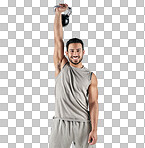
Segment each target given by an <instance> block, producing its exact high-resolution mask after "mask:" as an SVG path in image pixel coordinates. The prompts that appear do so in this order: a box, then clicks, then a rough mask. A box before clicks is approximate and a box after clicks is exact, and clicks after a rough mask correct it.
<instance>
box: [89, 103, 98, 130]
mask: <svg viewBox="0 0 145 148" xmlns="http://www.w3.org/2000/svg"><path fill="white" fill-rule="evenodd" d="M89 111H90V118H91V125H92V131H97V125H98V114H99V105H98V102H94V103H92V104H89Z"/></svg>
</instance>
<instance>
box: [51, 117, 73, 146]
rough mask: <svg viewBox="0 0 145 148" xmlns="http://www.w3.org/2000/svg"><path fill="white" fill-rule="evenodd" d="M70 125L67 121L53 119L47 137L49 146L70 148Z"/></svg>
mask: <svg viewBox="0 0 145 148" xmlns="http://www.w3.org/2000/svg"><path fill="white" fill-rule="evenodd" d="M71 130H72V126H71V123H69V122H68V121H64V120H60V119H53V126H52V128H51V134H50V137H49V148H70V146H71V143H72V135H71Z"/></svg>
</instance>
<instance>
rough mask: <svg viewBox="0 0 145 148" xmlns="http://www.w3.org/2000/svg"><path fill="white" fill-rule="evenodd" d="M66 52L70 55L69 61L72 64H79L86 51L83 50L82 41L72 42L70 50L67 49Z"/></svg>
mask: <svg viewBox="0 0 145 148" xmlns="http://www.w3.org/2000/svg"><path fill="white" fill-rule="evenodd" d="M65 53H66V55H67V56H68V59H69V61H70V62H71V63H72V64H74V65H77V64H79V63H80V62H81V61H82V59H83V55H84V53H85V51H84V50H82V44H81V43H71V44H69V46H68V52H67V51H66V52H65Z"/></svg>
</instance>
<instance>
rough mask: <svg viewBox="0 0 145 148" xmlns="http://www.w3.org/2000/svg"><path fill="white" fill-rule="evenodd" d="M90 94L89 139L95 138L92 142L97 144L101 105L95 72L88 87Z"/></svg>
mask: <svg viewBox="0 0 145 148" xmlns="http://www.w3.org/2000/svg"><path fill="white" fill-rule="evenodd" d="M88 94H89V96H88V100H89V112H90V118H91V125H92V131H91V132H90V135H89V139H88V141H89V142H90V140H91V138H92V139H93V138H94V139H93V141H92V143H91V144H95V143H96V141H97V125H98V114H99V105H98V81H97V77H96V75H95V74H94V73H92V79H91V84H90V86H89V89H88Z"/></svg>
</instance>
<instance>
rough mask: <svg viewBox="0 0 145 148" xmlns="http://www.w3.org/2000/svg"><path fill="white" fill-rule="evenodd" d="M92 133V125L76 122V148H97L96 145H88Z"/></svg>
mask: <svg viewBox="0 0 145 148" xmlns="http://www.w3.org/2000/svg"><path fill="white" fill-rule="evenodd" d="M90 132H91V123H89V122H74V134H75V136H74V139H75V140H74V142H73V144H74V146H75V148H96V144H94V145H90V144H89V143H88V138H89V133H90Z"/></svg>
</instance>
